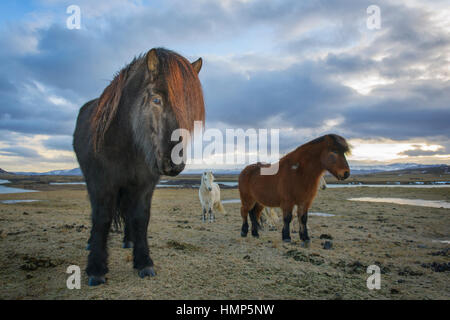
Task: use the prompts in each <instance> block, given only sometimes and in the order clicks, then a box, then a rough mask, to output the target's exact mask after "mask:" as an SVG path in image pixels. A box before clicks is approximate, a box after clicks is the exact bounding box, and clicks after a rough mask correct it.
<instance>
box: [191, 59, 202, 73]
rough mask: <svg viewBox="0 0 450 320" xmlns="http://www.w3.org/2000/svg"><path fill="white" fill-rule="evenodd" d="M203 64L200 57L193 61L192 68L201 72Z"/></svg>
mask: <svg viewBox="0 0 450 320" xmlns="http://www.w3.org/2000/svg"><path fill="white" fill-rule="evenodd" d="M202 64H203V60H202V58H198V59H197V60H196V61H194V62H192V68H194V70H195V72H197V73H199V72H200V70H201V68H202Z"/></svg>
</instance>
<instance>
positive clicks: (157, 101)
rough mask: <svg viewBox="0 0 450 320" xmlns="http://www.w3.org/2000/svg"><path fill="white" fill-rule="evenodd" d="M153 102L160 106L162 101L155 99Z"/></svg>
mask: <svg viewBox="0 0 450 320" xmlns="http://www.w3.org/2000/svg"><path fill="white" fill-rule="evenodd" d="M152 102H153V103H154V104H157V105H160V104H161V99H160V98H153V99H152Z"/></svg>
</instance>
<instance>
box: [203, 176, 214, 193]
mask: <svg viewBox="0 0 450 320" xmlns="http://www.w3.org/2000/svg"><path fill="white" fill-rule="evenodd" d="M213 182H214V176H213V174H212V172H211V171H205V172H203V175H202V184H203V185H204V186H205V187H206V189H208V190H209V191H211V190H212V184H213Z"/></svg>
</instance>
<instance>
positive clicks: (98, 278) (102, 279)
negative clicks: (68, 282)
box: [88, 276, 106, 287]
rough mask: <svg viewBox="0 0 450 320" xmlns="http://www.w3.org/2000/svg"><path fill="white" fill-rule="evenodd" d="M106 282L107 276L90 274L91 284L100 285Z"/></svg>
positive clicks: (91, 285)
mask: <svg viewBox="0 0 450 320" xmlns="http://www.w3.org/2000/svg"><path fill="white" fill-rule="evenodd" d="M105 282H106V278H105V277H104V276H90V277H89V282H88V284H89V286H90V287H93V286H98V285H100V284H104V283H105Z"/></svg>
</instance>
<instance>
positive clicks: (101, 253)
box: [86, 200, 114, 286]
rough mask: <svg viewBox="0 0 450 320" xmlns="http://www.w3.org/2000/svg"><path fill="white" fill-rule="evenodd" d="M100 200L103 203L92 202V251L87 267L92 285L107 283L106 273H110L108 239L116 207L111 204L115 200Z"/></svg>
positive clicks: (90, 241) (90, 246)
mask: <svg viewBox="0 0 450 320" xmlns="http://www.w3.org/2000/svg"><path fill="white" fill-rule="evenodd" d="M99 202H100V203H102V204H101V205H98V204H96V203H93V204H92V207H93V209H92V229H91V237H90V238H89V248H90V253H89V256H88V265H87V268H86V272H87V274H88V276H89V285H90V286H96V285H99V284H102V283H105V282H106V278H105V275H106V273H108V266H107V258H108V252H107V240H108V233H109V230H110V228H111V222H112V212H113V210H114V208H113V207H111V205H110V204H111V203H113V201H108V200H102V201H99Z"/></svg>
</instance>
